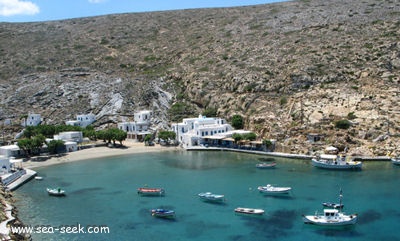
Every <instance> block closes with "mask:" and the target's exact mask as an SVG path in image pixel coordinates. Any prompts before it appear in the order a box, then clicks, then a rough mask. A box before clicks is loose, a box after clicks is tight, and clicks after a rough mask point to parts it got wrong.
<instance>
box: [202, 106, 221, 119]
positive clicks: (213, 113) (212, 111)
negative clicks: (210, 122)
mask: <svg viewBox="0 0 400 241" xmlns="http://www.w3.org/2000/svg"><path fill="white" fill-rule="evenodd" d="M217 114H218V113H217V109H216V108H207V109H205V110H204V111H203V113H202V115H203V116H208V117H215V116H217Z"/></svg>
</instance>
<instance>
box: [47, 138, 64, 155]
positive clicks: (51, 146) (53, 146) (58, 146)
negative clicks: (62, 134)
mask: <svg viewBox="0 0 400 241" xmlns="http://www.w3.org/2000/svg"><path fill="white" fill-rule="evenodd" d="M47 148H48V150H49V152H50V153H51V154H58V153H59V152H61V151H63V150H65V144H64V141H62V140H51V141H50V142H48V143H47Z"/></svg>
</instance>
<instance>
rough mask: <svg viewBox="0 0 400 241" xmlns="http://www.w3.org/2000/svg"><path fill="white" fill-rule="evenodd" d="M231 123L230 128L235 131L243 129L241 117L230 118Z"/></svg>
mask: <svg viewBox="0 0 400 241" xmlns="http://www.w3.org/2000/svg"><path fill="white" fill-rule="evenodd" d="M231 122H232V127H233V128H235V129H243V127H244V121H243V117H242V116H241V115H234V116H232V119H231Z"/></svg>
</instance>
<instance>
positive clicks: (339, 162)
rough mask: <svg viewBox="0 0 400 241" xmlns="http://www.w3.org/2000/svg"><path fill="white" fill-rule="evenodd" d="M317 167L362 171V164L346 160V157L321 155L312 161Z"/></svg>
mask: <svg viewBox="0 0 400 241" xmlns="http://www.w3.org/2000/svg"><path fill="white" fill-rule="evenodd" d="M311 163H312V165H313V166H315V167H319V168H326V169H361V167H362V162H360V161H353V160H346V156H339V155H328V154H321V155H319V156H316V157H314V158H312V159H311Z"/></svg>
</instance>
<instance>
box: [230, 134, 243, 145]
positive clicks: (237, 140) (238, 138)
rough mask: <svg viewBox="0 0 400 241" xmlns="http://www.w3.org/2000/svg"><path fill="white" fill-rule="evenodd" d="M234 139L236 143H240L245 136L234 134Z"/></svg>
mask: <svg viewBox="0 0 400 241" xmlns="http://www.w3.org/2000/svg"><path fill="white" fill-rule="evenodd" d="M232 138H233V139H234V140H235V143H238V142H239V141H241V140H243V136H242V135H241V134H238V133H233V134H232Z"/></svg>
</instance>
